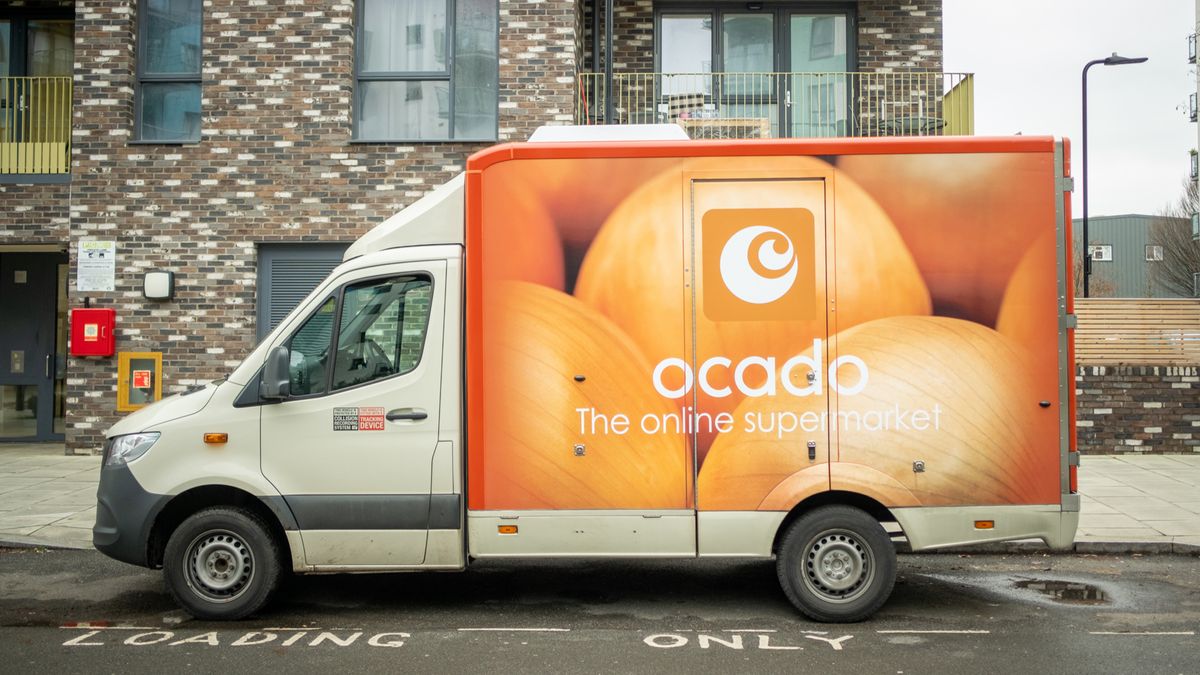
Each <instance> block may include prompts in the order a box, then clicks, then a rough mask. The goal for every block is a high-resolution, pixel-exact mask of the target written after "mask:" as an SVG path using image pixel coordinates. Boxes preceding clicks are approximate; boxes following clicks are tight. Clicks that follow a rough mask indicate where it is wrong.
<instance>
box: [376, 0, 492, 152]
mask: <svg viewBox="0 0 1200 675" xmlns="http://www.w3.org/2000/svg"><path fill="white" fill-rule="evenodd" d="M498 16H499V15H498V10H497V5H496V0H359V3H358V15H357V23H358V28H357V31H356V35H357V56H356V58H355V66H354V68H355V79H356V88H355V105H354V136H355V140H358V141H410V140H478V141H492V140H495V139H496V133H497V131H496V111H497V107H498V99H497V81H498V79H499V59H498V54H497V52H498V42H497V36H496V30H497V28H496V27H497V22H498Z"/></svg>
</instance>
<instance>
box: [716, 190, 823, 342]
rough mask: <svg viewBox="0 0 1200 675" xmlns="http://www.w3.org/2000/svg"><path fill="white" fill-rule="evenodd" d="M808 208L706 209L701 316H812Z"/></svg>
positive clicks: (761, 318)
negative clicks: (702, 312)
mask: <svg viewBox="0 0 1200 675" xmlns="http://www.w3.org/2000/svg"><path fill="white" fill-rule="evenodd" d="M814 227H815V226H814V218H813V214H812V212H811V211H809V210H808V209H710V210H709V211H706V212H705V213H704V215H703V217H702V218H701V230H702V242H701V245H702V249H703V251H702V258H701V269H702V274H701V278H702V279H703V284H702V291H703V297H704V314H705V315H706V316H707V317H708V318H709V319H711V320H713V321H781V320H783V321H795V320H802V319H811V318H813V317H814V316H815V313H816V262H815V259H816V253H815V250H814V249H815V236H816V235H815V233H814Z"/></svg>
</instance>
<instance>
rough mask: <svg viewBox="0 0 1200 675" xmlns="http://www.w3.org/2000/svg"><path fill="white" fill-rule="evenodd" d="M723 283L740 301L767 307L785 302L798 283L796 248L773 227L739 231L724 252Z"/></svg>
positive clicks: (722, 259)
mask: <svg viewBox="0 0 1200 675" xmlns="http://www.w3.org/2000/svg"><path fill="white" fill-rule="evenodd" d="M720 264H721V280H722V281H724V282H725V287H726V288H728V289H729V292H730V293H733V294H734V296H736V297H737V298H738V299H739V300H743V301H745V302H749V303H752V304H755V305H765V304H767V303H768V302H775V301H776V300H778V299H779V298H782V297H783V295H784V294H785V293H787V292H788V290H789V289H791V287H792V285H793V284H795V283H796V272H797V270H798V269H799V267H800V263H799V261H797V260H796V248H795V246H793V245H792V240H791V239H788V237H787V235H786V234H784V233H783V232H780V231H779V230H777V229H775V228H773V227H767V226H765V225H754V226H751V227H747V228H745V229H743V230H739V231H738V232H737V233H735V234H734V235H733V236H732V237H730V238H729V241H728V242H726V244H725V247H724V248H723V249H721V263H720Z"/></svg>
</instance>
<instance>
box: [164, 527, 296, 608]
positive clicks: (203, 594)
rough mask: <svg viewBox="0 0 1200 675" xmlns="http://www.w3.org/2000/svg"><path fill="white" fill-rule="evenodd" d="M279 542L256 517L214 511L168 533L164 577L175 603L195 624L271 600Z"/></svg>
mask: <svg viewBox="0 0 1200 675" xmlns="http://www.w3.org/2000/svg"><path fill="white" fill-rule="evenodd" d="M281 561H282V554H281V549H280V546H279V542H278V541H276V539H275V537H274V535H272V534H271V530H270V528H268V527H267V524H266V523H264V522H263V521H262V519H261V518H260V517H259V516H257V515H256V514H254V513H252V512H250V511H247V510H244V509H240V508H233V507H216V508H210V509H205V510H203V511H200V512H198V513H195V514H193V515H192V516H191V517H189V518H188V519H187V520H185V521H183V523H181V524H180V525H179V527H177V528H176V529H175V531H174V532H173V533H171V538H170V539H169V540H167V547H166V550H165V551H164V553H163V575H164V576H165V577H166V580H167V587H168V588H169V589H170V590H171V594H172V595H173V596H175V600H176V601H177V602H179V604H180V605H182V606H183V608H184V609H185V610H187V612H188V613H189V614H191V615H192V616H195V617H196V618H199V619H219V620H231V619H240V618H242V617H245V616H247V615H249V614H252V613H254V612H256V611H258V609H260V608H261V607H262V606H263V605H265V604H266V603H267V601H268V600H270V598H271V595H272V594H273V593H274V592H275V589H276V587H278V585H279V580H280V576H281V569H282V563H281Z"/></svg>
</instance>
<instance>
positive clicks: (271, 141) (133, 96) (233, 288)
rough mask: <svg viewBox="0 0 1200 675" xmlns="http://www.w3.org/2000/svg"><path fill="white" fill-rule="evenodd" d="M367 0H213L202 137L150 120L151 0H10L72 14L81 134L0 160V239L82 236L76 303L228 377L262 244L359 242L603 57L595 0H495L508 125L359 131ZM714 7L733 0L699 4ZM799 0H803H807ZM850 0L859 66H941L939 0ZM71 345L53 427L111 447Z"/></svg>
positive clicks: (183, 376) (100, 387)
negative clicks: (67, 150) (109, 264)
mask: <svg viewBox="0 0 1200 675" xmlns="http://www.w3.org/2000/svg"><path fill="white" fill-rule="evenodd" d="M363 2H364V0H317V1H301V0H254V1H251V2H238V1H235V0H204V1H203V3H202V24H201V32H200V35H201V38H200V45H201V47H200V52H201V55H200V63H201V70H200V75H199V78H200V86H201V94H200V96H201V98H200V117H199V139H198V140H197V141H189V142H149V141H142V140H139V138H138V133H137V130H138V125H139V124H140V123H141V122H139V116H138V115H139V114H138V105H139V103H138V101H139V99H138V96H139V91H138V90H139V87H142V86H145V85H143V84H142V83H141V80H140V79H139V77H140V75H139V73H140V70H139V61H138V58H139V57H138V50H139V35H142V36H143V37H144V36H145V34H146V33H145V31H140V30H139V25H138V21H139V17H142V16H144V13H143V12H142V11H141V10H142V9H144V8H139V6H138V3H137V2H135V1H134V0H87V1H86V2H85V1H82V0H80V1H78V2H55V3H41V2H33V1H30V2H25V3H15V4H13V3H10V4H12V5H13V6H12V7H11V8H10V9H9V10H7V11H9V12H10V13H11V14H12V16H14V17H18V18H19V17H25V18H26V19H28V20H29V22H30V25H31V26H32V25H33V23H34V20H35V19H36V17H37V16H39V15H40V14H39V13H40V12H43V11H44V10H50V9H53V8H61V9H62V10H64V11H65V12H67V16H68V17H69V19H68V20H69V21H70V23H71V29H72V30H73V32H72V34H73V46H74V50H73V57H72V58H73V63H74V68H73V72H72V73H71V75H72V76H73V82H74V91H73V101H72V105H71V115H72V118H71V124H70V127H71V145H72V147H71V155H70V158H71V161H70V171H69V174H67V175H65V176H54V177H50V178H47V177H45V176H24V175H11V174H4V175H3V177H2V178H0V251H3V252H4V253H3V255H10V254H13V253H14V252H22V251H30V252H33V251H46V250H47V248H52V249H55V250H57V251H59V252H60V253H59V254H58V255H62V253H61V252H65V253H67V254H68V255H69V256H70V257H69V259H68V261H67V263H66V264H67V268H66V269H67V270H69V277H68V278H67V280H66V283H67V303H66V304H67V306H69V307H78V306H81V305H82V304H83V303H84V299H85V297H86V298H87V299H88V300H89V301H90V302H91V303H92V304H93V306H100V307H112V308H114V309H116V312H117V317H118V318H117V332H116V337H117V350H118V351H139V352H161V353H162V355H163V388H162V389H163V394H164V395H166V394H169V393H172V392H176V391H179V390H181V389H184V388H186V387H188V386H190V385H193V384H195V383H198V382H203V381H206V380H209V379H213V378H217V377H220V376H221V375H222V374H223V373H225V372H227V371H229V370H230V369H232V368H233V366H234V365H235V364H237V363H238V362H239V360H240V359H241V358H242V357H243V356H244V355H245V354H246V353H247V352H248V351H249V349H250V348H251V347H252V346H253V344H254V342H255V340H256V322H257V321H258V314H257V312H256V308H257V306H258V304H259V303H260V302H261V301H262V299H261V297H260V296H259V288H258V280H259V278H260V277H259V273H260V270H259V259H260V249H261V247H263V246H264V245H270V244H280V243H298V242H350V241H352V240H354V239H355V238H357V237H358V236H359V235H361V234H363V233H364V232H366V231H367V230H369V229H370V228H371V227H372V226H373V225H375V224H377V223H379V222H380V221H382V220H383V219H385V218H386V217H388V216H390V215H392V214H393V213H395V212H396V211H398V210H400V209H402V208H403V207H404V206H405V205H407V204H409V203H411V202H412V201H414V200H415V199H416V198H417V197H419V196H420V195H421V194H423V193H424V192H426V191H427V190H429V189H430V188H431V187H433V186H436V185H438V184H441V183H442V182H444V181H445V180H447V179H448V178H450V177H451V176H453V175H454V174H455V173H457V172H459V171H461V170H462V168H463V165H464V162H465V159H466V157H467V156H468V155H470V154H471V153H472V152H474V151H476V150H479V149H481V148H483V147H486V146H487V145H488V144H489V143H491V142H496V141H507V140H523V139H525V138H526V137H528V135H529V134H530V133H531V132H532V131H533V130H534V129H535V128H537V127H538V126H541V125H544V124H563V123H570V122H571V121H572V120H573V119H574V115H575V112H576V111H575V105H576V103H575V102H576V95H577V91H576V76H577V74H578V73H579V72H582V71H585V70H590V65H591V64H590V59H591V56H590V52H591V49H592V44H591V40H592V37H591V23H592V13H593V6H594V3H593V2H591V1H590V0H544V1H541V2H518V1H510V0H499V2H498V3H490V7H491V8H492V10H491V11H493V12H494V16H495V22H496V25H495V34H496V35H497V36H498V38H497V47H498V49H497V52H496V54H495V56H494V62H493V64H492V67H494V68H495V69H496V70H497V71H498V80H497V82H498V85H497V87H496V90H495V92H494V94H493V95H494V105H495V107H496V111H497V115H496V124H495V129H496V132H495V137H494V138H492V139H485V140H482V141H476V140H472V141H470V142H455V141H449V140H438V141H411V142H358V141H356V140H355V119H354V115H355V113H354V106H355V100H356V99H355V95H356V87H357V86H360V85H361V82H360V80H359V79H357V74H358V70H357V69H356V58H361V56H360V55H359V54H358V53H357V52H356V39H357V36H358V35H359V33H358V32H357V28H358V23H359V21H360V19H359V17H360V16H361V13H360V11H359V10H360V9H361V5H362V4H363ZM146 4H147V5H164V6H166V5H170V3H169V2H168V0H150V1H148V2H147V3H146ZM725 4H727V5H728V6H729V7H731V8H742V9H744V8H746V7H747V5H746V4H745V3H725ZM762 4H765V5H767V6H768V9H773V8H775V5H776V3H771V2H768V3H762ZM475 5H476V6H489V3H487V2H477V3H475ZM714 5H722V3H711V2H709V3H697V4H696V6H697V7H704V8H711V7H712V6H714ZM448 6H449V7H454V5H453V4H451V5H448ZM600 6H601V7H602V6H603V5H600ZM688 6H689V5H687V4H686V3H681V2H675V1H674V0H664V1H662V2H658V3H655V2H653V1H652V0H617V2H616V4H615V8H614V14H615V16H616V23H615V30H614V35H613V38H614V44H615V50H614V52H615V53H614V58H613V63H614V66H615V67H616V68H618V69H621V70H637V71H650V70H652V69H654V67H655V58H654V54H655V49H656V48H657V47H656V44H657V35H656V23H655V11H656V9H663V8H671V9H680V8H684V9H686V8H687V7H688ZM779 6H780V7H783V6H784V5H783V4H779ZM786 6H787V7H792V8H794V9H796V10H797V11H802V10H804V9H805V3H803V2H794V3H790V4H788V5H786ZM822 7H823V8H827V7H828V5H822ZM839 7H840V8H841V9H839V10H838V11H841V12H843V13H845V14H846V15H847V16H849V17H850V18H851V21H850V26H851V29H850V30H852V31H853V39H849V38H848V42H850V44H856V45H857V51H856V53H855V55H854V59H852V63H854V64H856V66H855V67H857V68H858V69H859V70H878V71H889V70H891V71H904V70H910V69H918V70H932V71H939V70H940V69H941V39H942V38H941V35H942V25H941V2H940V0H913V2H911V3H907V4H902V5H901V4H896V3H887V2H881V1H877V0H862V1H861V2H857V3H854V2H848V3H843V4H842V5H839ZM0 18H3V17H0ZM450 25H451V26H452V25H453V22H452V21H451V22H450ZM143 28H145V27H144V26H143ZM30 30H33V28H30ZM30 35H33V33H30ZM408 37H409V39H414V36H413V34H412V33H410V34H409V35H408ZM31 39H32V38H31ZM0 74H2V73H0ZM9 74H11V73H9ZM409 91H410V92H412V91H413V90H412V89H411V88H410V89H409ZM409 95H410V96H411V95H412V94H411V93H410V94H409ZM0 173H2V172H0ZM84 240H102V241H115V242H116V250H117V266H116V276H115V284H116V287H115V290H114V291H111V292H88V293H81V292H79V291H77V290H76V286H77V284H76V281H77V280H76V273H77V270H76V268H77V265H76V263H77V260H76V251H77V248H78V246H77V244H78V242H80V241H84ZM148 270H169V271H173V272H175V274H176V292H175V295H174V298H173V299H172V300H169V301H150V300H146V299H144V298H143V297H142V291H141V288H142V275H143V273H144V272H146V271H148ZM5 273H6V274H7V272H5ZM38 302H53V297H52V296H51V297H49V298H47V299H40V300H38ZM60 351H61V350H60ZM54 358H56V359H58V361H59V362H60V363H61V367H62V368H65V380H64V381H65V392H64V393H63V395H62V398H61V404H60V405H61V407H62V411H61V414H65V420H63V424H62V425H61V427H59V428H58V429H57V430H56V431H58V432H60V433H62V434H64V435H65V440H66V444H67V448H68V452H95V451H97V450H98V449H99V448H100V445H101V442H102V437H103V431H104V429H105V428H106V427H107V426H108V425H109V424H111V423H112V422H113V421H114V420H115V419H116V418H117V417H118V413H117V411H116V409H115V399H116V391H117V367H116V359H115V358H70V359H66V358H64V355H63V354H61V353H57V354H55V357H54ZM48 359H49V357H48ZM52 360H53V359H49V360H48V361H47V363H48V364H49V363H50V362H51V361H52ZM51 370H53V369H52V368H50V366H49V365H48V366H47V373H49V372H50V371H51ZM60 374H61V373H60ZM0 384H2V382H0ZM2 436H4V434H0V437H2Z"/></svg>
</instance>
